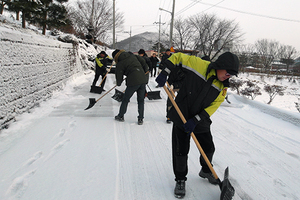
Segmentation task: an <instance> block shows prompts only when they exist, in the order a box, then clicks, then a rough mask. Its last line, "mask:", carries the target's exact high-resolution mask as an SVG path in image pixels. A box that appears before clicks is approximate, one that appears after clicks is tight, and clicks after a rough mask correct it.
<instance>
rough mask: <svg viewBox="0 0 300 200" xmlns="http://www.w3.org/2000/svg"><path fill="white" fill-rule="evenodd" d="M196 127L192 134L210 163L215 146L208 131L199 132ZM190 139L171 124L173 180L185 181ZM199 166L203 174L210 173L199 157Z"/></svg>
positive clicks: (202, 159)
mask: <svg viewBox="0 0 300 200" xmlns="http://www.w3.org/2000/svg"><path fill="white" fill-rule="evenodd" d="M199 129H200V128H198V130H197V127H196V129H195V131H194V134H195V136H196V138H197V140H198V142H199V143H200V145H201V147H202V149H203V151H204V152H205V154H206V156H207V157H208V159H209V160H210V162H211V161H212V158H213V154H214V152H215V146H214V143H213V140H212V135H211V132H210V131H207V129H206V131H201V130H199ZM190 138H191V136H190V135H189V134H187V133H186V132H184V130H183V128H181V127H178V126H176V125H175V124H173V130H172V158H173V172H174V175H175V180H176V181H177V180H186V179H187V178H186V175H187V173H188V165H187V162H188V153H189V150H190ZM200 164H201V166H202V169H203V171H204V172H210V169H209V167H208V166H207V164H206V162H205V160H204V158H203V157H202V156H200Z"/></svg>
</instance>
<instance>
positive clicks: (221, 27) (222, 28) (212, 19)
mask: <svg viewBox="0 0 300 200" xmlns="http://www.w3.org/2000/svg"><path fill="white" fill-rule="evenodd" d="M190 23H191V25H192V26H193V27H194V28H195V30H196V31H195V33H194V34H195V35H194V41H195V45H194V47H195V48H196V49H198V50H200V51H201V52H202V53H203V54H204V55H207V56H209V57H210V58H211V59H214V58H215V57H216V56H217V55H218V54H219V53H220V52H221V51H224V50H225V51H226V50H230V48H231V47H232V46H233V44H234V43H239V42H240V40H241V37H242V36H243V34H241V33H240V28H239V25H238V23H235V22H234V20H226V19H219V18H217V16H216V15H214V14H203V15H200V14H197V15H195V16H192V17H190Z"/></svg>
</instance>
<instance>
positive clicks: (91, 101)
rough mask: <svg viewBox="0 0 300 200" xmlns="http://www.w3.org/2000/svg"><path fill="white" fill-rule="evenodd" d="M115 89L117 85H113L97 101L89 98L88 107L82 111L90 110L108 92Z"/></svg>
mask: <svg viewBox="0 0 300 200" xmlns="http://www.w3.org/2000/svg"><path fill="white" fill-rule="evenodd" d="M115 87H117V85H115V86H114V87H112V88H111V89H110V90H108V91H107V92H106V93H105V94H104V95H102V96H101V97H100V98H99V99H97V100H96V99H95V98H89V101H90V104H89V106H88V107H87V108H86V109H84V110H87V109H90V108H91V107H93V106H94V105H95V104H96V103H97V102H98V101H99V100H100V99H102V98H103V97H104V96H105V95H107V94H108V93H109V92H110V91H112V90H113V89H114V88H115Z"/></svg>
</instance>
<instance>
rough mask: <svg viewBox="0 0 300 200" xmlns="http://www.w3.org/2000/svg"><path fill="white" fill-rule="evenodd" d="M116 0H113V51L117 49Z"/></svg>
mask: <svg viewBox="0 0 300 200" xmlns="http://www.w3.org/2000/svg"><path fill="white" fill-rule="evenodd" d="M115 12H116V0H113V49H115V48H116V41H115V40H116V39H115V37H116V13H115Z"/></svg>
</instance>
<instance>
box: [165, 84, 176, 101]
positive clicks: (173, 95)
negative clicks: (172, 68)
mask: <svg viewBox="0 0 300 200" xmlns="http://www.w3.org/2000/svg"><path fill="white" fill-rule="evenodd" d="M166 83H167V86H168V88H169V90H170V91H171V94H172V97H173V99H174V98H175V97H176V95H175V93H174V91H173V90H171V86H170V84H169V83H168V81H167V82H166Z"/></svg>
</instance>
